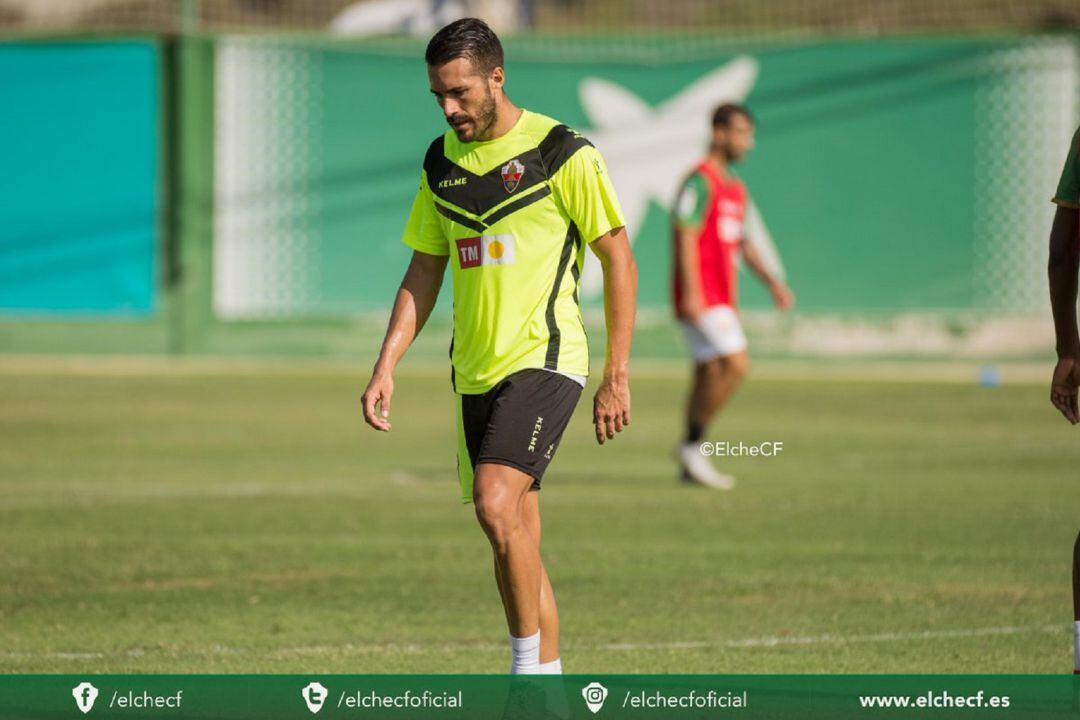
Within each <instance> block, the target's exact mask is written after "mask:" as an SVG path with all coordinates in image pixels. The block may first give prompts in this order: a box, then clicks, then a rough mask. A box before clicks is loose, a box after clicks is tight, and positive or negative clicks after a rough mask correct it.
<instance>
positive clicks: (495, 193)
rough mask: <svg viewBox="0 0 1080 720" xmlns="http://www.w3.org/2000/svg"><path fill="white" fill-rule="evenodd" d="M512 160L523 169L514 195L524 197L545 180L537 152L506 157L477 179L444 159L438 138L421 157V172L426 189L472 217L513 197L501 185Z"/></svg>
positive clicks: (443, 152)
mask: <svg viewBox="0 0 1080 720" xmlns="http://www.w3.org/2000/svg"><path fill="white" fill-rule="evenodd" d="M515 159H516V160H517V161H518V162H520V163H521V164H522V166H524V168H525V171H524V173H523V174H522V176H521V179H520V180H519V181H518V184H517V186H516V187H515V188H514V189H513V193H523V192H525V191H526V190H528V189H529V188H531V187H534V186H536V185H538V184H540V183H542V182H544V181H545V180H547V177H548V176H547V173H545V172H544V164H543V162H542V161H541V159H540V150H539V149H538V148H532V149H531V150H527V151H526V152H523V153H521V154H520V155H513V156H511V157H508V158H506V160H505V161H503V162H501V163H499V164H498V165H496V166H495V167H494V168H492V169H491V170H490V171H488V172H486V173H484V174H483V175H477V174H475V173H472V172H470V171H468V170H466V169H465V168H463V167H461V166H460V165H458V164H457V163H455V162H453V161H452V160H450V158H448V157H446V150H445V146H444V138H443V137H439V138H437V139H436V140H435V142H433V143H431V147H429V148H428V151H427V155H425V156H424V172H425V173H427V180H428V187H429V188H431V192H432V193H434V194H435V196H436V197H438V198H440V199H442V200H445V201H446V202H448V203H450V204H451V205H456V206H457V207H459V208H462V209H464V210H467V211H469V212H471V213H472V214H473V215H483V214H484V213H486V212H489V211H490V210H491V208H493V207H495V206H496V205H498V204H499V203H501V202H505V201H506V199H507V198H509V197H510V196H511V194H512V193H511V192H510V191H507V189H506V186H505V185H504V184H503V179H502V169H503V168H504V167H506V164H507V163H509V162H510V161H511V160H515Z"/></svg>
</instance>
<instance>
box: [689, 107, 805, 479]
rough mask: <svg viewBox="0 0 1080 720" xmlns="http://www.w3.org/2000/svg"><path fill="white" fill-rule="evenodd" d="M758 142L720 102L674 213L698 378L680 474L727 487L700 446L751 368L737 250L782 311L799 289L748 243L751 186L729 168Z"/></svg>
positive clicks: (741, 115) (742, 118) (748, 123)
mask: <svg viewBox="0 0 1080 720" xmlns="http://www.w3.org/2000/svg"><path fill="white" fill-rule="evenodd" d="M753 145H754V119H753V117H752V116H751V115H750V112H749V111H748V110H747V109H746V108H745V107H742V106H741V105H734V104H725V105H721V106H720V107H718V108H717V109H716V111H715V112H714V113H713V118H712V144H711V146H710V148H709V154H708V155H707V156H706V157H705V158H704V159H702V160H701V161H700V162H699V163H698V165H697V166H696V167H695V168H694V169H693V171H692V172H691V173H690V174H689V176H688V177H687V178H686V180H685V181H684V182H683V184H682V187H681V189H680V190H679V194H678V197H677V199H676V201H675V208H674V211H673V213H672V218H673V226H674V227H673V232H672V234H673V237H674V254H675V257H674V263H673V267H674V272H673V276H672V294H673V296H674V305H675V315H676V317H677V318H678V320H679V323H680V325H681V326H682V329H683V334H684V335H685V336H686V342H687V344H688V345H689V347H690V352H691V354H692V355H693V359H694V376H693V385H692V388H691V390H690V396H689V398H688V399H687V403H686V437H685V440H684V442H682V443H681V444H680V445H679V447H678V448H677V451H676V454H677V456H678V460H679V464H680V466H681V467H682V479H683V480H684V481H687V482H696V483H699V484H701V485H705V486H708V487H712V488H717V489H722V490H728V489H731V488H732V487H734V485H735V478H733V477H732V476H730V475H725V474H723V473H720V472H718V471H717V470H716V468H714V467H713V465H712V463H710V462H709V460H708V458H707V457H706V456H705V455H703V454H702V453H701V441H702V438H703V437H704V434H705V428H706V427H707V426H708V424H709V422H710V421H711V420H712V419H713V417H714V416H715V415H716V414H717V413H718V412H719V411H720V409H721V408H723V407H724V404H725V403H727V401H728V399H729V398H731V396H732V395H733V394H734V392H735V390H736V389H737V388H738V387H739V384H740V383H741V382H742V380H743V378H744V377H745V376H746V372H747V370H748V369H749V363H750V359H749V355H748V354H747V352H746V336H745V335H744V334H743V330H742V325H741V324H740V322H739V315H738V313H737V312H736V282H735V281H736V274H737V267H736V257H737V255H738V252H739V251H740V250H742V254H743V258H744V259H745V260H746V264H747V265H748V266H750V269H751V270H753V271H754V272H755V273H756V274H757V276H758V277H759V278H760V279H761V281H762V282H764V283H765V285H766V287H768V289H769V292H770V293H771V294H772V297H773V301H774V302H775V303H776V306H777V307H778V308H780V309H781V310H786V309H787V308H789V307H791V305H792V303H793V302H794V296H793V294H792V292H791V290H790V289H789V288H788V286H787V285H785V284H784V282H783V281H782V280H781V279H780V278H778V277H776V276H774V275H773V274H772V273H770V272H769V270H768V269H767V268H766V267H765V263H764V262H763V261H762V259H761V257H760V256H759V255H758V253H757V251H756V250H755V249H754V247H753V245H751V244H749V243H746V242H744V237H743V218H744V216H745V214H746V188H745V187H744V186H743V184H742V182H741V181H740V180H739V179H738V178H737V177H735V176H734V175H733V174H732V173H731V165H732V164H734V163H736V162H738V161H739V160H740V159H741V158H742V157H743V156H744V155H745V154H746V153H747V152H748V151H749V150H750V149H751V148H752V147H753Z"/></svg>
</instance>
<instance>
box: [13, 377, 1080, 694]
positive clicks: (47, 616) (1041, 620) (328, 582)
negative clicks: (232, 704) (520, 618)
mask: <svg viewBox="0 0 1080 720" xmlns="http://www.w3.org/2000/svg"><path fill="white" fill-rule="evenodd" d="M365 381H366V376H362V374H361V373H355V374H347V373H343V372H336V371H317V370H311V371H308V370H303V369H301V370H292V371H278V370H266V371H257V370H253V371H250V372H243V373H239V372H222V373H215V372H193V373H186V372H160V373H159V372H156V371H154V370H144V371H138V372H132V373H126V374H115V373H104V372H103V373H100V374H99V373H95V372H94V371H93V370H91V371H89V372H77V373H69V372H60V371H58V372H56V373H50V372H36V373H32V374H27V373H22V372H18V371H12V370H10V369H9V370H3V368H2V367H0V550H2V553H0V671H3V672H260V673H262V672H342V673H386V672H410V673H411V672H492V673H501V672H504V671H505V669H506V667H507V664H508V651H507V649H506V647H505V625H504V622H503V620H502V613H501V609H500V606H499V604H498V600H497V594H496V591H495V587H494V583H493V580H492V578H491V575H490V573H491V561H490V555H489V553H490V551H489V549H488V547H487V543H486V540H485V539H484V537H483V535H482V533H481V532H480V530H479V528H478V526H477V525H476V521H475V519H474V516H473V514H472V510H471V507H470V506H463V505H461V504H460V503H459V501H458V499H457V498H458V494H457V492H458V491H457V487H456V480H455V476H454V473H453V468H454V457H453V452H454V446H455V442H454V426H453V420H452V417H453V415H452V404H451V396H450V394H449V383H448V380H447V378H446V373H444V372H441V371H440V372H438V373H422V372H414V373H413V374H408V373H404V372H403V373H401V374H399V377H398V378H397V393H396V397H395V401H394V413H393V418H392V419H393V421H394V430H393V432H392V433H390V434H388V435H380V434H377V433H375V432H373V431H370V430H369V429H367V428H366V427H365V426H364V425H363V423H362V420H361V417H360V411H359V397H360V393H361V390H362V387H363V383H364V382H365ZM592 389H593V386H591V385H590V391H589V393H588V394H587V395H586V396H583V398H586V399H583V402H582V405H581V406H580V407H579V410H578V413H577V415H576V416H575V419H574V421H573V422H572V424H571V427H570V429H569V430H568V434H567V436H566V437H565V439H564V441H563V444H562V446H561V448H560V451H559V455H558V456H557V458H556V460H555V462H554V464H553V465H552V467H551V469H550V470H549V473H548V475H547V477H546V478H545V483H544V487H545V489H544V490H543V493H542V507H543V513H544V519H545V535H544V546H543V552H544V556H545V561H546V563H547V566H548V568H549V572H550V573H551V576H552V579H553V582H554V584H555V589H556V593H557V596H558V599H559V604H560V610H561V614H562V625H563V632H564V646H563V660H564V666H565V669H566V671H567V672H570V673H575V672H578V673H581V672H659V673H667V672H702V673H714V672H715V673H764V672H768V673H804V672H824V673H834V672H846V673H852V672H857V673H878V672H882V673H896V672H929V673H953V672H955V673H974V672H990V673H1001V672H1010V673H1031V672H1068V671H1069V670H1070V669H1071V665H1070V663H1071V660H1072V658H1071V636H1070V629H1071V628H1070V622H1071V620H1072V618H1071V607H1070V602H1069V572H1070V570H1069V563H1070V553H1071V549H1072V542H1073V539H1074V538H1075V535H1076V532H1077V529H1078V527H1080V492H1078V491H1077V472H1078V470H1077V468H1078V466H1080V444H1078V443H1080V435H1078V431H1077V430H1076V429H1074V428H1070V427H1069V426H1068V425H1067V424H1066V423H1065V422H1063V421H1062V420H1061V419H1060V418H1059V417H1055V413H1054V412H1053V411H1052V408H1050V406H1049V403H1048V402H1047V401H1046V399H1045V397H1044V396H1045V395H1046V392H1045V391H1044V388H1043V387H1042V385H1038V386H1035V385H1010V386H1004V387H1000V388H995V389H987V388H982V387H978V386H976V385H975V384H974V383H971V384H960V383H937V384H935V383H912V382H883V381H882V382H865V381H864V382H854V381H841V380H817V381H811V380H801V381H800V380H796V379H787V380H769V379H761V378H758V379H752V380H751V382H750V383H749V384H748V385H747V387H745V388H744V390H743V391H742V393H741V394H740V395H739V396H738V397H737V399H736V401H735V402H734V404H733V405H732V406H731V407H730V409H729V412H728V414H727V415H726V416H725V417H724V418H723V419H722V421H721V422H719V423H718V424H717V425H716V427H715V428H714V430H713V431H712V432H711V433H710V439H713V440H730V441H739V440H742V441H744V442H747V443H750V442H760V441H764V440H781V441H783V442H784V444H785V449H784V452H783V453H782V455H781V456H779V457H777V458H772V459H761V458H757V459H750V458H747V459H738V460H731V461H729V462H728V463H726V464H725V465H724V469H726V470H728V471H730V472H732V473H734V474H736V475H737V476H738V478H739V487H738V488H737V489H736V490H735V491H734V492H732V493H726V494H725V493H715V492H710V491H706V490H703V489H698V488H692V487H682V486H679V485H677V484H676V483H675V470H674V467H673V465H672V461H671V449H672V446H673V444H674V442H675V440H676V438H677V435H678V433H679V429H680V422H679V415H680V408H681V404H682V399H681V396H682V393H683V390H684V380H683V378H682V376H681V367H675V366H673V367H672V371H671V372H670V373H667V374H666V375H665V373H663V372H654V373H650V374H649V375H648V376H647V377H639V378H638V379H636V380H635V382H634V385H633V391H634V421H633V425H632V426H631V428H630V429H629V430H628V431H627V432H626V433H624V435H623V436H620V437H619V438H618V439H617V440H616V441H615V442H614V443H612V444H610V445H607V446H604V447H602V448H600V447H597V446H596V444H595V440H594V439H593V438H592V431H591V427H590V425H589V406H590V404H591V390H592Z"/></svg>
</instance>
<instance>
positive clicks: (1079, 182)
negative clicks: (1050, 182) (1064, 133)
mask: <svg viewBox="0 0 1080 720" xmlns="http://www.w3.org/2000/svg"><path fill="white" fill-rule="evenodd" d="M1078 143H1080V128H1078V129H1077V131H1076V133H1075V134H1074V135H1073V139H1072V144H1071V145H1070V146H1069V154H1068V155H1067V156H1066V157H1065V167H1064V169H1062V171H1061V179H1060V180H1059V181H1058V186H1057V192H1055V193H1054V198H1053V201H1054V202H1055V203H1057V204H1058V205H1061V206H1062V207H1069V208H1080V162H1078V160H1077V157H1076V156H1077V153H1078V152H1080V147H1078V146H1077V144H1078Z"/></svg>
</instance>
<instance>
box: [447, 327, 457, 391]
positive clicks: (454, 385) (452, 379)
mask: <svg viewBox="0 0 1080 720" xmlns="http://www.w3.org/2000/svg"><path fill="white" fill-rule="evenodd" d="M449 354H450V389H451V390H452V391H454V392H457V373H455V372H454V333H453V331H451V332H450V353H449Z"/></svg>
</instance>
